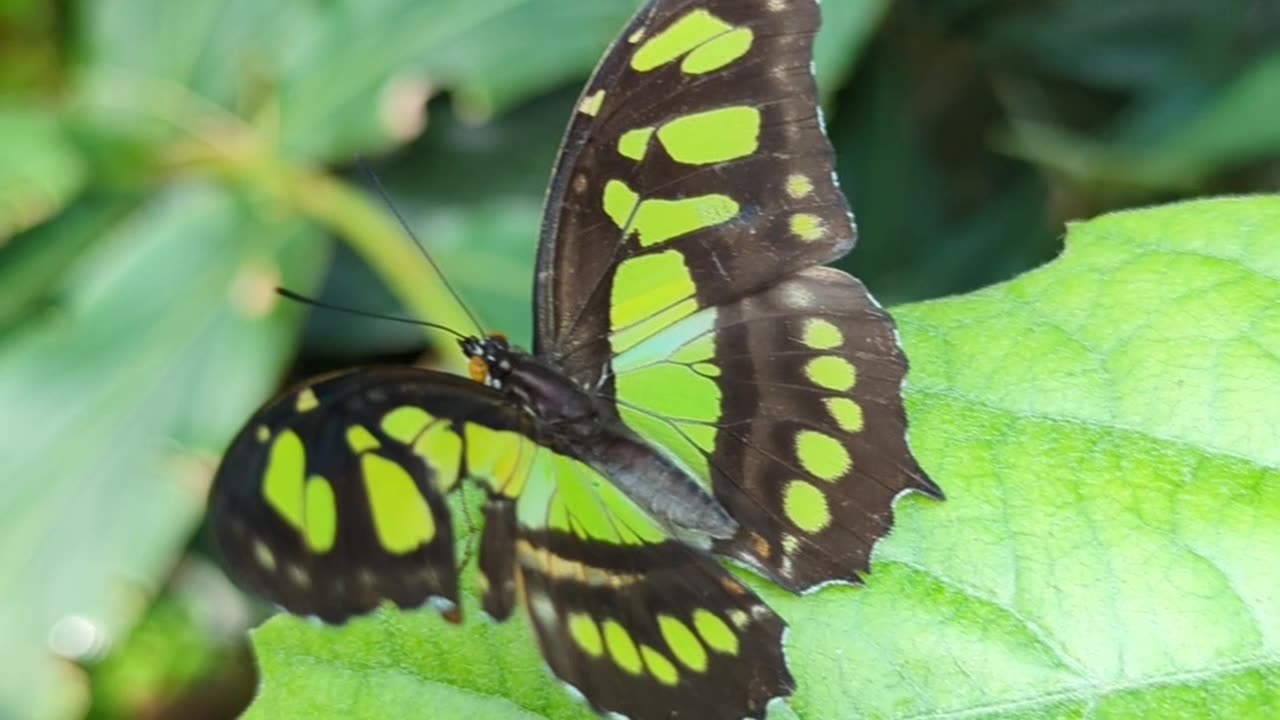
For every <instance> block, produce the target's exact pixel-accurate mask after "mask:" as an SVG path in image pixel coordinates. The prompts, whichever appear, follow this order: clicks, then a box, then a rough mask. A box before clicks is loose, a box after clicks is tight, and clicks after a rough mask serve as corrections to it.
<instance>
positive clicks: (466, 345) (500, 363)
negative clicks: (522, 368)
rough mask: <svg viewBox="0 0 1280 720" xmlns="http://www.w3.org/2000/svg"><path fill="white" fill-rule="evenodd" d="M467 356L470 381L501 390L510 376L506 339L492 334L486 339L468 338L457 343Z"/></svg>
mask: <svg viewBox="0 0 1280 720" xmlns="http://www.w3.org/2000/svg"><path fill="white" fill-rule="evenodd" d="M458 344H459V345H460V346H462V352H463V354H465V355H466V356H467V372H468V374H469V375H470V376H471V379H472V380H474V381H476V382H478V383H480V384H482V385H487V386H488V387H491V388H494V389H497V390H501V389H502V388H503V386H504V385H505V382H506V379H507V376H508V375H510V374H511V353H512V350H511V344H510V343H509V342H507V337H506V336H505V335H502V334H500V333H492V334H490V335H488V336H486V337H483V338H478V337H469V338H463V339H462V340H459V341H458Z"/></svg>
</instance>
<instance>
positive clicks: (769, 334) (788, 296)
mask: <svg viewBox="0 0 1280 720" xmlns="http://www.w3.org/2000/svg"><path fill="white" fill-rule="evenodd" d="M818 24H819V11H818V5H817V3H816V2H813V0H732V1H730V0H719V1H717V0H712V1H710V2H696V1H688V2H681V1H673V2H654V3H650V4H649V5H648V6H647V7H646V8H645V9H644V10H642V11H641V12H640V14H639V15H638V16H637V17H636V19H635V20H633V21H632V23H631V25H630V26H628V28H627V29H626V30H625V31H624V32H623V35H622V37H621V38H619V40H618V41H617V42H616V43H615V44H614V46H613V48H612V49H611V50H610V52H609V54H608V55H607V56H606V58H605V60H604V62H603V63H602V64H601V66H600V68H599V70H597V72H596V75H595V76H594V77H593V78H592V80H591V81H590V83H589V84H588V87H587V90H586V91H585V92H584V95H583V98H582V100H581V102H580V104H579V107H578V112H577V113H576V115H575V117H574V120H573V123H572V125H571V126H570V129H569V133H568V136H567V138H566V141H565V150H564V153H563V156H562V158H561V163H560V166H559V168H558V169H557V172H556V175H555V179H554V180H553V183H552V188H551V192H550V198H551V202H550V203H549V205H548V207H549V213H548V219H547V222H546V225H545V227H544V236H543V244H542V246H541V249H540V253H539V274H538V285H537V295H538V299H539V301H540V303H541V304H540V306H539V314H538V332H539V336H538V339H539V342H538V348H539V352H541V353H543V354H544V355H545V356H547V357H548V358H551V359H552V360H553V361H554V362H557V363H559V364H560V365H561V367H563V368H565V369H566V370H567V371H568V372H569V374H570V375H571V376H573V377H574V378H575V379H578V380H579V381H580V382H582V383H583V384H585V385H587V386H590V387H598V388H600V391H601V393H602V394H604V395H606V396H610V397H612V398H613V400H614V401H615V403H616V406H617V409H618V412H619V415H620V416H621V418H622V419H623V421H624V422H625V423H626V424H627V425H628V426H630V427H631V428H632V429H634V430H635V431H636V432H638V433H639V434H641V435H642V436H643V437H644V438H646V439H647V440H648V441H650V442H651V443H653V444H655V445H656V446H658V447H660V448H661V449H662V450H663V451H664V452H666V453H667V454H669V455H670V456H671V457H672V458H673V459H675V460H677V461H678V462H679V463H680V464H681V465H682V466H683V467H684V468H685V469H686V470H688V471H689V473H690V475H691V476H693V477H695V478H697V479H699V480H700V481H702V483H703V484H704V486H705V488H706V489H707V490H708V491H709V492H711V493H713V494H714V495H715V497H716V498H717V499H718V500H719V501H720V502H721V504H722V505H723V506H724V507H725V508H726V509H727V510H728V511H729V513H730V514H731V515H732V516H733V517H734V519H735V520H737V521H738V523H739V525H740V526H741V530H740V532H739V534H738V535H737V536H736V537H734V538H732V539H730V540H727V541H722V542H719V543H717V545H716V550H717V552H721V553H723V554H725V555H729V556H731V557H735V558H738V559H740V560H743V561H744V562H747V563H749V564H751V565H752V566H754V567H756V568H758V569H760V570H762V571H763V572H765V573H767V574H768V575H770V576H771V577H773V578H774V579H775V580H776V581H777V582H779V583H780V584H782V585H784V586H785V587H788V588H791V589H793V590H803V589H807V588H810V587H814V586H816V585H818V584H821V583H823V582H826V581H831V580H848V581H855V580H857V578H858V573H860V572H862V571H865V570H866V569H867V559H868V557H869V554H870V551H871V547H872V545H873V544H874V542H875V541H876V540H877V539H878V538H880V537H882V536H883V535H884V534H885V533H887V532H888V530H889V527H890V525H891V523H892V503H893V501H894V499H895V498H896V497H897V496H898V495H899V494H900V493H901V492H903V491H904V490H908V489H914V490H919V491H922V492H925V493H928V494H931V495H935V496H938V497H940V496H941V493H940V492H939V491H938V489H937V487H936V486H935V485H934V484H933V483H932V482H931V481H930V480H929V478H928V477H927V476H926V475H925V473H924V472H923V471H922V470H921V469H920V467H919V466H918V465H917V463H916V461H915V459H914V458H913V457H912V455H911V453H910V450H909V448H908V446H907V442H906V420H905V414H904V412H903V406H902V399H901V390H900V389H901V385H902V381H903V378H904V377H905V374H906V369H907V366H906V360H905V358H904V356H903V354H902V351H901V349H900V347H899V344H898V342H897V336H896V332H895V330H894V326H893V321H892V319H891V318H890V317H889V316H888V314H887V313H885V312H884V311H883V310H881V309H880V307H879V306H878V305H877V304H876V303H875V301H874V300H873V299H872V298H871V296H870V295H869V294H868V293H867V291H866V289H865V288H864V287H863V286H862V284H861V283H859V282H857V281H856V280H854V279H853V278H850V277H849V276H848V275H845V274H844V273H840V272H838V271H835V270H830V269H825V268H820V267H817V266H818V264H819V263H822V262H826V261H829V260H832V259H834V258H837V257H840V256H841V255H843V254H845V253H846V252H847V251H848V250H849V249H850V247H852V245H853V242H854V229H853V226H852V222H851V219H850V215H849V210H848V206H847V203H846V201H845V199H844V197H843V195H842V194H841V193H840V190H839V188H838V187H837V185H836V182H835V175H834V154H833V151H832V149H831V146H830V143H829V142H828V140H827V138H826V136H825V134H824V132H823V129H822V122H821V113H820V110H819V107H818V97H817V91H816V86H815V83H814V79H813V75H812V69H811V67H812V66H811V59H812V44H813V37H814V35H815V33H816V31H817V28H818Z"/></svg>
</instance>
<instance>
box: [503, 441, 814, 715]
mask: <svg viewBox="0 0 1280 720" xmlns="http://www.w3.org/2000/svg"><path fill="white" fill-rule="evenodd" d="M514 520H515V524H516V527H515V533H516V536H517V541H516V544H515V565H516V576H517V578H518V582H519V586H520V587H521V588H522V591H523V596H524V598H525V604H526V606H527V608H528V612H529V616H530V618H531V620H532V622H533V627H534V630H535V633H536V635H537V637H538V642H539V645H540V646H541V648H542V652H543V655H544V656H545V657H546V659H547V662H548V664H549V665H550V666H551V669H552V670H553V671H554V672H555V674H556V675H557V676H558V677H559V678H560V679H562V680H564V681H565V682H567V683H569V684H570V685H573V686H574V687H576V688H577V689H578V690H580V691H581V692H582V693H583V695H584V696H585V697H586V698H587V700H588V701H589V702H590V703H591V704H592V706H593V707H595V708H596V709H597V710H599V711H601V712H613V713H620V714H622V715H625V716H627V717H630V718H635V719H639V720H649V719H653V720H657V719H659V718H698V719H700V720H739V719H740V718H743V717H751V718H762V717H763V716H764V711H765V706H766V705H767V703H768V702H769V700H771V699H772V698H775V697H780V696H784V695H789V694H790V693H791V691H792V690H793V688H794V683H793V681H792V679H791V676H790V674H789V673H788V671H787V669H786V664H785V661H784V658H783V656H782V631H783V622H782V620H781V618H779V617H778V616H777V615H776V614H775V613H774V612H773V611H772V610H770V609H769V608H768V607H767V606H766V605H765V604H764V603H763V602H761V600H760V599H759V598H758V597H757V596H756V595H755V594H754V593H753V592H752V591H751V590H750V589H748V588H747V587H746V586H745V585H743V584H742V583H741V582H739V581H738V580H737V579H735V578H734V577H733V576H732V575H731V574H729V573H728V572H727V571H726V570H725V569H724V568H723V567H722V566H721V565H720V564H719V563H717V562H716V561H715V560H713V559H712V557H711V556H710V555H709V554H708V553H707V552H706V551H705V550H702V549H699V548H697V547H693V546H690V545H688V544H685V543H683V542H680V541H676V540H673V539H670V538H668V537H667V536H666V535H665V533H664V531H663V530H662V529H660V528H659V527H658V526H657V525H656V524H655V523H654V522H653V521H652V520H651V519H649V518H648V517H647V516H646V515H645V514H644V513H643V512H641V511H640V510H639V509H638V508H637V507H636V506H635V505H634V504H632V503H631V501H630V500H628V499H627V497H626V496H624V495H623V494H622V493H620V492H619V491H618V490H617V489H615V488H614V487H613V485H611V484H610V482H609V481H608V480H607V479H606V478H604V477H603V476H601V475H600V474H598V473H597V472H596V471H594V470H592V469H591V468H590V467H588V466H587V465H585V464H583V463H582V462H579V461H578V460H576V459H573V458H571V457H567V456H565V455H560V454H558V453H556V452H554V451H551V450H545V449H544V450H540V451H539V453H538V457H537V459H536V460H535V461H534V464H533V467H532V469H531V472H530V475H529V484H528V486H527V487H526V488H525V491H524V493H523V494H522V495H521V497H520V498H519V500H518V501H517V503H516V512H515V518H514Z"/></svg>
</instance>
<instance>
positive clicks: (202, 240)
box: [0, 186, 327, 718]
mask: <svg viewBox="0 0 1280 720" xmlns="http://www.w3.org/2000/svg"><path fill="white" fill-rule="evenodd" d="M68 231H74V228H71V229H69V230H68ZM50 241H53V239H50ZM326 254H327V253H326V244H325V243H324V241H323V239H322V238H320V237H318V236H317V235H316V233H315V232H314V231H313V230H311V229H309V228H308V226H306V225H303V224H299V223H297V222H296V221H291V220H280V219H278V218H277V219H274V220H272V219H263V218H261V217H260V216H258V215H256V214H254V213H252V212H249V211H248V210H247V209H246V206H245V201H244V200H241V199H238V198H236V197H234V196H232V195H231V194H229V193H226V192H224V191H221V190H216V189H213V188H210V187H205V186H188V187H176V188H174V189H172V190H170V191H168V192H163V193H160V194H157V195H156V196H154V197H153V198H152V199H151V201H149V202H147V203H145V204H144V205H142V206H141V207H139V208H138V210H137V211H136V212H134V213H132V214H131V215H128V216H127V217H125V218H124V219H123V220H122V221H120V222H119V223H117V224H115V225H114V226H113V227H111V228H109V229H108V230H107V231H106V232H105V234H104V235H103V236H102V237H100V238H99V240H98V242H97V243H96V244H95V245H94V247H93V248H92V249H91V251H88V252H85V253H84V254H83V255H82V256H81V257H79V258H78V259H77V260H76V261H75V262H74V263H73V264H72V266H71V267H70V269H68V270H67V271H66V272H65V273H64V274H63V275H62V277H61V278H60V281H59V282H58V283H57V284H56V287H54V288H53V290H54V291H55V292H56V299H55V301H54V302H53V304H52V305H51V306H50V307H49V308H47V309H46V310H45V311H44V312H43V313H41V314H40V315H38V316H36V317H34V318H31V319H28V320H26V321H24V322H23V323H21V324H20V325H18V326H17V327H16V328H15V329H13V330H11V331H10V332H8V333H7V334H5V335H0V516H3V517H4V523H3V524H0V587H2V588H4V592H3V593H0V638H4V646H5V652H4V654H3V656H2V659H0V717H20V718H44V717H62V716H67V715H70V714H74V712H75V710H76V708H77V706H78V705H80V704H81V703H82V702H83V701H84V699H85V698H84V697H83V696H82V694H81V693H80V692H79V691H77V690H76V689H75V688H76V685H74V684H71V683H67V682H66V681H67V680H70V679H73V678H76V677H77V674H76V671H74V669H73V668H72V666H71V665H69V664H67V663H65V662H64V661H60V660H58V659H56V658H55V654H58V655H61V656H63V657H65V658H67V659H71V660H81V659H86V658H91V657H94V656H95V655H96V654H97V653H100V652H102V651H103V649H104V648H105V647H106V646H108V645H109V644H110V643H114V642H117V641H119V640H120V638H121V635H122V633H123V632H124V631H125V630H126V629H127V628H128V626H129V624H130V623H131V622H132V621H133V620H134V619H135V618H136V616H137V615H138V614H139V613H140V612H141V611H142V609H143V608H144V607H145V603H146V601H147V600H148V598H149V597H150V596H151V595H152V594H154V592H155V590H156V588H157V585H158V583H159V582H160V579H161V578H162V577H163V576H164V574H165V573H166V571H167V570H168V568H169V567H171V565H172V564H173V563H174V558H175V556H176V554H177V553H178V551H179V550H180V549H181V548H182V547H183V545H185V544H186V542H187V539H188V538H189V537H190V533H191V531H192V528H193V527H194V526H195V525H196V523H197V522H198V520H199V517H200V514H201V512H202V511H203V508H204V496H205V492H206V488H207V484H208V480H209V477H210V476H211V475H212V471H213V466H214V464H215V463H216V461H217V453H218V452H220V451H221V450H222V446H223V443H225V442H226V438H228V437H229V436H230V435H231V433H232V432H234V431H235V429H236V428H237V427H238V426H239V425H240V423H242V422H243V421H244V417H245V416H246V414H247V413H248V412H250V411H251V410H252V408H253V406H254V405H255V404H256V403H258V402H259V401H260V400H261V398H262V396H263V395H265V394H266V393H267V392H269V391H270V388H271V385H272V382H273V377H274V376H275V375H276V374H277V373H278V372H279V368H280V367H281V365H282V364H283V361H284V360H285V359H286V357H287V355H288V352H289V347H290V344H291V343H290V342H289V337H290V334H291V333H292V332H293V326H294V325H295V323H296V320H297V317H298V313H297V312H296V309H293V310H286V311H284V312H279V313H269V312H268V310H270V308H271V307H272V304H273V300H274V297H275V296H274V295H273V293H272V287H273V285H274V284H275V283H276V282H279V281H283V282H286V283H288V284H290V285H291V286H295V287H301V288H304V289H305V288H308V287H310V286H312V285H313V284H314V282H315V280H316V275H317V273H316V270H317V269H318V265H319V263H320V262H322V261H323V259H324V257H325V256H326Z"/></svg>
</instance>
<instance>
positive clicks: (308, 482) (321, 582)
mask: <svg viewBox="0 0 1280 720" xmlns="http://www.w3.org/2000/svg"><path fill="white" fill-rule="evenodd" d="M523 422H524V420H523V417H522V416H521V415H520V414H519V413H518V411H516V410H514V409H513V408H512V407H511V406H510V405H508V404H506V403H505V401H504V399H503V398H502V396H501V395H500V394H498V393H496V392H494V391H491V390H489V389H487V388H484V387H482V386H480V385H477V384H476V383H472V382H469V381H467V380H464V379H462V378H457V377H454V376H451V375H445V374H441V373H433V372H429V371H425V370H419V369H416V368H384V369H376V370H360V371H353V372H348V373H344V374H340V375H337V376H333V377H329V378H326V379H322V380H319V381H316V382H313V383H311V384H308V385H306V386H303V387H300V388H296V389H294V390H291V391H288V392H286V393H284V394H283V395H281V396H280V397H279V398H277V399H276V400H275V401H273V402H272V403H270V404H268V405H267V406H266V407H264V408H263V409H262V410H260V411H259V412H258V413H257V414H256V415H255V416H254V417H253V418H252V419H250V421H249V423H248V424H247V425H246V426H245V428H244V429H243V430H242V431H241V432H240V434H239V435H238V436H237V437H236V439H235V440H234V441H233V442H232V445H231V447H230V449H229V450H228V451H227V453H226V455H225V456H224V458H223V462H222V465H221V466H220V468H219V469H218V472H217V474H216V476H215V478H214V482H213V488H212V492H211V495H210V511H209V512H210V518H211V523H212V526H213V529H214V533H215V536H216V538H217V541H218V544H219V546H220V547H221V549H222V552H223V555H224V557H225V559H226V562H227V564H228V566H229V567H230V569H231V570H232V572H233V574H235V575H236V576H237V577H238V578H239V579H240V581H241V582H242V583H243V584H245V585H246V586H248V587H249V588H250V589H252V590H254V591H255V592H257V593H258V594H260V595H262V596H263V597H266V598H267V599H269V600H272V601H273V602H276V603H278V604H279V605H281V606H283V607H284V608H285V609H287V610H289V611H290V612H291V613H294V614H297V615H315V616H318V617H320V618H321V619H323V620H326V621H329V622H342V621H344V620H346V619H347V618H349V617H350V616H352V615H356V614H361V613H365V612H369V611H371V610H373V609H374V608H375V607H377V606H378V605H379V604H380V603H381V602H383V601H391V602H393V603H395V604H396V605H399V606H401V607H406V608H407V607H417V606H419V605H422V604H423V603H424V602H426V601H427V600H428V599H430V598H440V599H442V600H444V601H447V603H448V604H450V605H452V606H456V605H457V601H458V579H457V569H456V567H455V564H456V559H455V553H454V544H453V527H452V520H451V516H450V512H449V507H448V505H447V504H446V502H445V496H446V495H447V494H448V493H449V492H450V491H452V490H453V489H454V488H455V487H456V485H457V482H458V480H459V478H460V477H461V475H462V473H464V472H466V466H465V465H464V463H465V461H466V459H467V458H466V457H465V455H466V454H467V453H466V440H467V436H468V435H469V434H473V433H474V431H473V430H471V429H472V428H477V427H478V428H480V429H481V430H482V431H483V432H485V433H490V434H492V433H500V432H506V433H508V434H516V432H515V431H516V430H518V429H519V428H521V427H522V423H523Z"/></svg>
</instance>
